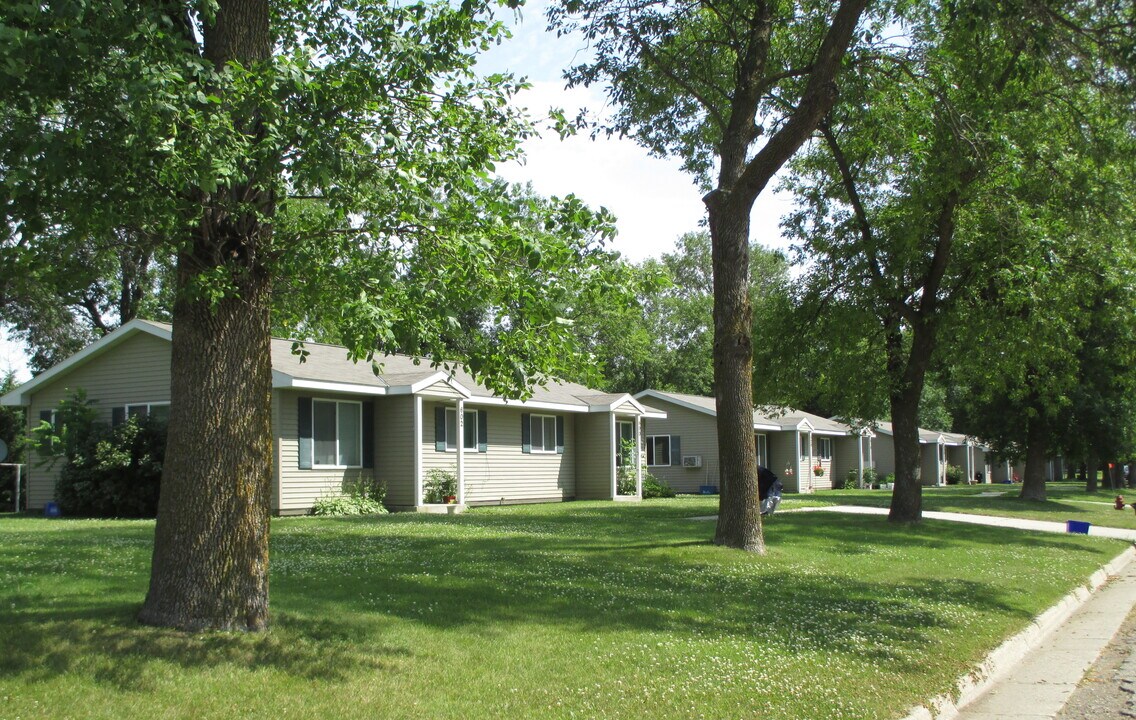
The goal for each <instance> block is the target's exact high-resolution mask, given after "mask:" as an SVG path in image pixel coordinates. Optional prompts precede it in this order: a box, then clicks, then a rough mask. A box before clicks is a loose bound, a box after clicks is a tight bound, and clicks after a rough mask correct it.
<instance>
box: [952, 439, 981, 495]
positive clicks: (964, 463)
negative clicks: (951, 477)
mask: <svg viewBox="0 0 1136 720" xmlns="http://www.w3.org/2000/svg"><path fill="white" fill-rule="evenodd" d="M970 452H971V450H970V448H969V447H967V446H966V445H949V446H947V464H948V465H954V466H955V467H957V468H958V469H959V470H961V471H962V482H963V484H964V485H965V484H966V483H968V482H970V481H972V480H974V473H975V470H974V468H973V467H972V463H971V460H970ZM975 454H977V453H975ZM944 472H945V468H944Z"/></svg>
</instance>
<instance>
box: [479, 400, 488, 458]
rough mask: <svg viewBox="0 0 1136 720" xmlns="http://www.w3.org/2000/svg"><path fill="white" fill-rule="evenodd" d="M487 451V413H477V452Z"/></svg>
mask: <svg viewBox="0 0 1136 720" xmlns="http://www.w3.org/2000/svg"><path fill="white" fill-rule="evenodd" d="M488 451H489V413H488V412H486V411H485V410H478V411H477V452H479V453H483V452H488Z"/></svg>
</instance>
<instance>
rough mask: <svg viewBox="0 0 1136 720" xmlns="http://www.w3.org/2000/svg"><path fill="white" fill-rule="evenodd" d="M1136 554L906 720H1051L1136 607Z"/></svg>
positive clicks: (955, 516)
mask: <svg viewBox="0 0 1136 720" xmlns="http://www.w3.org/2000/svg"><path fill="white" fill-rule="evenodd" d="M817 511H820V512H843V513H854V514H861V515H886V514H887V512H888V511H887V510H886V509H883V508H866V507H860V506H852V505H838V506H832V507H824V508H803V509H802V512H817ZM923 517H924V518H926V519H933V520H947V521H951V522H963V523H972V524H976V525H993V526H998V527H1010V528H1018V529H1021V530H1033V531H1040V532H1054V533H1064V532H1066V529H1065V524H1064V523H1060V522H1045V521H1040V520H1022V519H1016V518H1004V517H991V516H983V515H967V514H963V513H944V512H924V513H923ZM1089 535H1091V536H1096V537H1106V538H1112V539H1119V540H1128V541H1134V542H1136V530H1127V529H1121V528H1108V527H1096V526H1092V527H1090V528H1089ZM1134 558H1136V549H1133V548H1129V549H1127V550H1125V551H1124V552H1123V553H1121V554H1120V555H1119V556H1118V557H1117V558H1116V559H1115V560H1113V562H1111V563H1109V564H1108V565H1106V566H1105V567H1104V568H1102V569H1101V570H1100V571H1098V572H1097V573H1095V574H1094V575H1093V577H1092V578H1091V579H1090V581H1089V587H1088V589H1086V588H1078V589H1077V590H1075V591H1074V592H1072V593H1070V594H1069V595H1067V596H1065V597H1064V598H1062V599H1061V601H1060V602H1058V603H1057V604H1056V605H1055V606H1053V607H1052V608H1050V609H1049V610H1047V611H1046V612H1044V613H1042V614H1041V615H1040V616H1039V617H1038V618H1037V619H1036V620H1035V621H1034V622H1033V623H1031V625H1030V626H1029V627H1028V628H1026V629H1025V630H1023V631H1022V632H1021V633H1019V634H1018V635H1016V636H1014V637H1012V638H1010V639H1009V640H1007V641H1006V642H1005V643H1003V644H1002V645H1001V646H1000V647H998V648H997V649H996V650H994V652H992V653H991V654H990V655H989V656H987V658H986V660H985V661H984V662H983V663H982V664H981V666H980V667H978V668H976V670H975V672H974V673H972V674H971V675H968V676H966V677H964V678H960V680H959V685H958V688H959V693H958V695H959V697H958V701H957V704H956V701H955V700H954V699H953V698H951V697H941V698H936V699H935V700H934V701H932V702H930V703H928V705H929V706H930V707H918V708H915V709H914V710H912V712H911V714H909V715H908V716H907V718H906V720H930V719H931V718H935V720H950V719H951V718H957V719H958V720H1053V718H1055V717H1056V716H1057V714H1058V713H1059V712H1061V709H1062V708H1063V707H1065V703H1066V702H1067V701H1068V700H1069V698H1070V696H1072V694H1073V691H1074V690H1076V689H1077V685H1078V684H1079V683H1080V682H1081V679H1082V678H1083V677H1084V675H1085V673H1086V672H1087V671H1088V669H1089V668H1090V667H1092V665H1093V662H1095V661H1096V659H1097V657H1098V656H1099V655H1100V653H1101V651H1102V650H1103V649H1104V648H1105V647H1106V646H1107V645H1108V643H1109V641H1111V640H1112V639H1113V637H1114V636H1115V635H1116V633H1117V631H1118V630H1120V628H1121V626H1122V625H1123V624H1124V621H1125V618H1127V616H1128V613H1129V611H1130V610H1131V609H1132V608H1134V607H1136V562H1133V559H1134Z"/></svg>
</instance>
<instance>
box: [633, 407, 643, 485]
mask: <svg viewBox="0 0 1136 720" xmlns="http://www.w3.org/2000/svg"><path fill="white" fill-rule="evenodd" d="M642 437H643V418H642V416H640V417H637V418H635V457H634V458H632V462H634V463H635V494H636V495H638V496H639V497H643V463H641V462H639V458H640V455H639V439H640V438H642Z"/></svg>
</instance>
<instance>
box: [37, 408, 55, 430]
mask: <svg viewBox="0 0 1136 720" xmlns="http://www.w3.org/2000/svg"><path fill="white" fill-rule="evenodd" d="M39 421H40V422H45V423H48V424H49V425H51V426H53V427H54V425H55V423H54V422H52V421H51V411H50V410H40V411H39Z"/></svg>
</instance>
